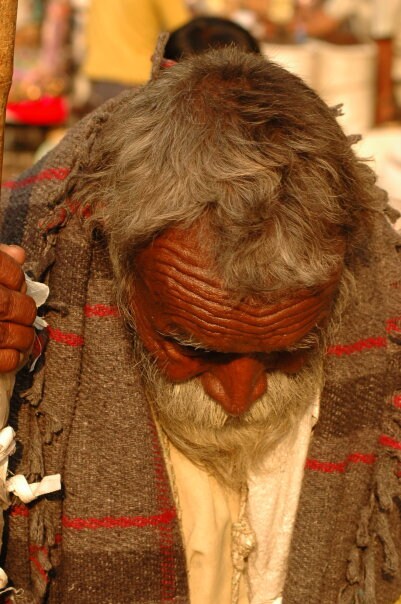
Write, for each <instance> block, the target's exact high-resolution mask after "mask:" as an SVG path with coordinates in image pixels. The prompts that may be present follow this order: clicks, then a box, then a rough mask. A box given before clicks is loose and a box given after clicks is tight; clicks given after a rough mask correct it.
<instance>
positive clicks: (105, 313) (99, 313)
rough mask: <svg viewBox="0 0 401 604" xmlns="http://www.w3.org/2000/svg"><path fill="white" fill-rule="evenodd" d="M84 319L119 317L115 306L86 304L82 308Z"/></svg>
mask: <svg viewBox="0 0 401 604" xmlns="http://www.w3.org/2000/svg"><path fill="white" fill-rule="evenodd" d="M84 314H85V317H89V318H91V317H118V316H120V313H119V310H118V308H117V306H111V305H108V304H92V305H90V304H86V305H85V306H84Z"/></svg>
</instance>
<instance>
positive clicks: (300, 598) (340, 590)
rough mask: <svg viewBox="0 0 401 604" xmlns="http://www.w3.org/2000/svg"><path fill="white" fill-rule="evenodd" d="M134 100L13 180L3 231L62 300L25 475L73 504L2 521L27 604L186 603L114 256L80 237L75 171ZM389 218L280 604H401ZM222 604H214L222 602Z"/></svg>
mask: <svg viewBox="0 0 401 604" xmlns="http://www.w3.org/2000/svg"><path fill="white" fill-rule="evenodd" d="M131 94H134V93H132V92H130V93H124V94H123V95H121V96H119V97H118V98H117V99H113V100H112V101H110V102H109V103H107V104H106V105H104V106H102V107H101V108H100V109H99V110H97V111H96V112H95V113H93V114H91V115H90V116H88V117H87V118H85V119H84V120H83V121H82V122H80V123H79V124H78V125H77V126H76V127H74V128H73V129H72V130H70V131H69V133H68V134H67V136H66V137H65V139H64V140H63V141H62V142H61V143H60V145H59V146H58V147H56V149H55V150H53V151H52V152H51V153H50V154H48V155H47V156H45V157H44V158H43V159H42V160H41V161H40V162H39V163H37V164H36V165H35V166H34V167H33V168H32V169H31V170H29V171H28V172H26V173H24V174H23V175H22V176H21V177H19V178H18V179H17V180H16V181H13V182H8V183H5V187H4V193H3V198H2V199H3V201H2V222H1V225H2V235H1V241H3V242H5V243H19V244H21V245H23V246H24V247H25V249H26V250H27V254H28V262H27V267H28V268H29V270H30V271H31V273H32V275H33V276H34V277H35V278H36V279H39V280H45V281H46V282H47V283H48V284H49V286H50V292H51V293H50V298H49V302H48V306H47V309H46V319H47V321H48V322H49V325H50V327H49V342H48V345H47V349H46V352H45V354H44V357H43V359H42V361H41V362H40V363H39V364H38V366H37V368H36V369H35V371H34V372H33V374H30V375H29V374H28V372H27V371H22V372H20V375H19V378H18V384H17V387H16V390H15V394H14V397H13V401H12V417H11V422H12V424H13V425H14V427H15V428H16V430H17V438H18V443H19V447H18V451H17V453H16V454H15V456H14V464H13V468H12V469H13V471H15V472H19V473H23V474H25V476H26V477H27V478H28V479H29V480H32V481H34V480H37V479H40V478H41V477H42V476H44V475H45V474H54V473H57V472H60V473H61V475H62V483H63V492H62V494H61V495H60V494H53V495H49V496H45V497H42V498H41V499H40V500H38V501H36V502H33V503H31V504H29V505H27V506H26V505H22V504H21V503H20V502H19V501H18V500H16V501H14V502H13V505H12V506H11V507H10V509H9V512H8V524H7V534H6V539H5V542H6V544H5V554H4V557H5V560H4V565H5V568H6V570H7V573H8V575H9V577H10V578H11V580H12V582H13V584H14V586H15V588H16V590H17V591H16V593H15V595H14V596H13V597H14V598H15V600H16V601H17V602H18V603H21V604H22V603H28V602H29V603H39V602H45V601H46V602H50V603H57V604H71V602H74V604H93V603H98V602H99V603H100V602H102V603H106V602H107V603H113V604H116V603H119V604H128V603H130V604H131V603H133V602H142V603H145V604H151V603H152V604H155V603H167V602H174V603H177V604H181V603H182V604H184V603H186V602H189V596H188V585H187V572H186V564H185V554H184V549H183V544H182V539H181V532H180V526H179V522H178V518H177V511H176V509H175V505H174V499H173V496H172V493H171V489H170V484H169V480H168V475H167V471H166V467H165V464H164V459H163V454H162V448H161V445H160V443H159V440H158V435H157V431H156V428H155V425H154V422H153V419H152V416H151V413H150V410H149V408H148V404H147V402H146V399H145V396H144V393H143V390H142V386H141V381H140V376H139V374H138V371H137V369H136V367H135V363H134V360H133V354H132V336H131V335H130V334H129V333H128V330H127V329H126V328H125V326H124V323H123V321H122V319H121V317H120V316H119V313H118V310H117V307H116V303H115V286H114V282H113V275H112V271H111V268H110V263H109V259H108V253H107V246H106V245H105V243H104V239H103V237H102V236H101V234H99V233H97V232H96V231H90V230H89V229H88V228H87V227H86V225H85V215H86V213H87V208H86V207H85V199H84V198H81V196H80V193H79V181H80V179H79V174H80V172H81V171H82V170H85V169H86V167H87V166H88V165H91V166H92V167H93V165H95V164H96V141H97V140H98V138H99V137H101V133H102V127H103V125H104V123H105V122H106V121H107V119H108V118H109V115H110V114H111V113H112V112H113V111H114V109H115V108H116V107H117V106H118V105H119V104H120V103H125V102H129V99H130V95H131ZM386 212H387V210H386V203H385V199H384V197H383V195H381V194H379V192H378V211H377V218H376V220H375V225H374V228H373V232H372V236H371V240H370V243H369V247H368V248H367V249H365V250H361V251H360V253H359V254H356V255H355V258H354V260H353V266H352V267H351V269H352V271H353V273H354V275H355V277H356V284H357V296H356V300H355V303H353V304H351V305H350V306H349V308H348V309H347V311H346V312H345V314H344V317H343V321H342V325H341V328H340V330H339V331H338V334H337V336H336V341H335V342H334V343H333V344H332V345H331V347H330V349H329V350H328V353H327V355H326V358H325V386H324V390H323V393H322V397H321V413H320V419H319V422H318V424H317V426H316V428H315V432H314V436H313V439H312V442H311V445H310V449H309V452H308V459H307V463H306V468H305V475H304V480H303V486H302V492H301V498H300V503H299V509H298V514H297V519H296V524H295V529H294V534H293V539H292V545H291V552H290V558H289V567H288V575H287V580H286V584H285V591H284V598H283V601H284V603H285V604H299V603H307V604H322V603H324V604H332V603H333V604H334V603H336V602H340V603H342V604H348V603H349V604H351V603H353V604H356V603H364V604H374V603H376V602H377V603H379V604H393V603H394V602H395V600H396V599H397V598H398V597H399V596H400V595H401V576H400V572H399V566H398V565H399V561H398V558H399V556H398V553H397V552H400V551H401V522H400V508H399V506H400V494H401V490H400V484H399V476H400V475H401V468H400V461H401V428H400V409H401V377H400V343H401V275H400V251H401V239H400V238H399V237H398V235H397V234H396V233H395V231H394V230H393V229H392V227H391V225H390V224H389V222H388V220H387V218H386ZM216 604H217V603H216Z"/></svg>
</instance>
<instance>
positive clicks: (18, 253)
mask: <svg viewBox="0 0 401 604" xmlns="http://www.w3.org/2000/svg"><path fill="white" fill-rule="evenodd" d="M0 251H2V252H5V253H6V254H7V255H8V256H11V258H14V260H15V261H16V262H18V264H21V265H22V264H24V262H25V257H26V254H25V250H24V249H23V248H22V247H21V246H20V245H6V244H4V243H0Z"/></svg>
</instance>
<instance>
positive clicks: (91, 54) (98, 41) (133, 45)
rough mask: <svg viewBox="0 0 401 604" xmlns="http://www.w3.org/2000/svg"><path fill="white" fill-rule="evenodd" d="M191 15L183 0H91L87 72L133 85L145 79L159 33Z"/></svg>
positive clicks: (93, 76) (94, 78) (95, 78)
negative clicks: (109, 0) (110, 0)
mask: <svg viewBox="0 0 401 604" xmlns="http://www.w3.org/2000/svg"><path fill="white" fill-rule="evenodd" d="M189 19H190V15H189V13H188V12H187V9H186V8H185V6H184V0H168V1H167V0H113V1H112V2H108V1H105V0H91V3H90V8H89V15H88V26H87V57H86V61H85V64H84V72H85V74H86V75H87V76H88V77H89V78H90V79H92V80H107V81H112V82H118V83H121V84H127V85H131V86H132V85H135V84H142V83H144V82H146V81H147V80H148V79H149V75H150V70H151V56H152V54H153V51H154V49H155V45H156V40H157V37H158V35H159V33H160V32H162V31H171V30H173V29H175V28H177V27H180V26H181V25H183V24H184V23H185V22H186V21H188V20H189Z"/></svg>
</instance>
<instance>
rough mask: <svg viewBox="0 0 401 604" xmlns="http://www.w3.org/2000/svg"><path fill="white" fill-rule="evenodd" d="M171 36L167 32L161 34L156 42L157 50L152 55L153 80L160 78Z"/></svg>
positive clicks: (151, 76) (151, 77)
mask: <svg viewBox="0 0 401 604" xmlns="http://www.w3.org/2000/svg"><path fill="white" fill-rule="evenodd" d="M169 36H170V34H169V33H167V32H162V33H161V34H159V37H158V39H157V42H156V48H155V51H154V53H153V55H152V72H151V75H150V79H151V80H156V79H157V78H158V77H159V74H160V70H161V67H162V62H163V57H164V49H165V48H166V44H167V40H168V39H169Z"/></svg>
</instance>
